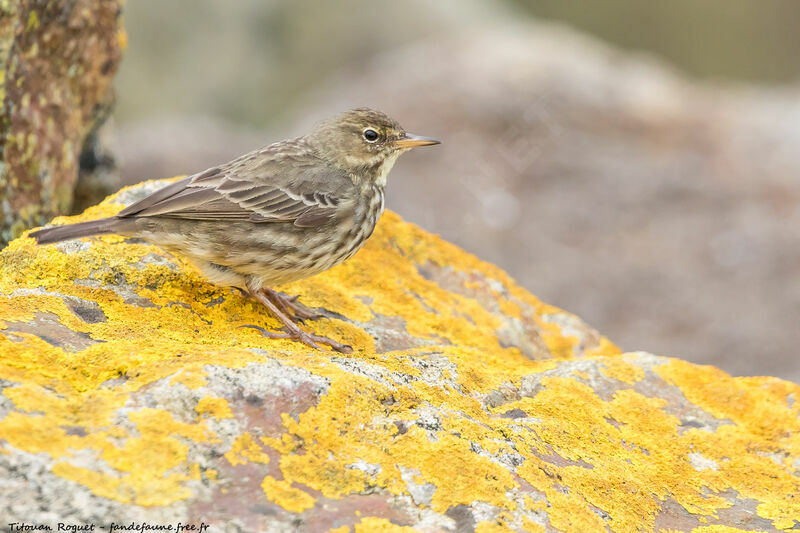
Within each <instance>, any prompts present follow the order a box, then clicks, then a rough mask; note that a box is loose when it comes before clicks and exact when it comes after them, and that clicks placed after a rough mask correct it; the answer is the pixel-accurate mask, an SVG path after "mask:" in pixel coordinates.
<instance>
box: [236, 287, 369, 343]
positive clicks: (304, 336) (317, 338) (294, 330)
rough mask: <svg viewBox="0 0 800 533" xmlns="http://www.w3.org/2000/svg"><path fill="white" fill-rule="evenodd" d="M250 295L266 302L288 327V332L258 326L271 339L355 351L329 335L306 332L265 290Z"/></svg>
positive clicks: (267, 306) (252, 292) (266, 305)
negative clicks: (328, 336) (267, 329)
mask: <svg viewBox="0 0 800 533" xmlns="http://www.w3.org/2000/svg"><path fill="white" fill-rule="evenodd" d="M250 296H252V297H253V298H255V299H256V300H258V301H259V302H261V303H262V304H264V306H265V307H266V308H267V309H269V310H270V311H272V314H274V315H275V317H276V318H277V319H278V320H280V321H281V322H282V323H283V325H284V327H285V329H286V333H275V332H271V331H266V330H264V329H262V328H259V327H256V329H258V330H259V331H261V334H262V335H264V336H265V337H268V338H270V339H292V340H294V341H297V342H302V343H303V344H305V345H306V346H310V347H312V348H316V349H317V350H320V349H321V348H320V347H319V344H325V345H328V346H330V347H331V348H332V349H334V350H335V351H337V352H341V353H351V352H352V351H353V349H352V348H351V347H350V346H348V345H346V344H341V343H339V342H336V341H335V340H332V339H329V338H327V337H322V336H321V335H314V334H311V333H306V332H305V331H303V330H302V329H300V328H299V327H297V324H295V323H294V322H292V319H291V318H289V317H288V316H286V314H285V313H284V312H283V311H281V309H280V308H279V306H278V305H276V304H275V303H273V301H272V300H271V299H270V298H269V297H268V296H267V294H266V293H265V292H264V291H263V290H258V291H254V290H251V291H250ZM247 327H255V326H247Z"/></svg>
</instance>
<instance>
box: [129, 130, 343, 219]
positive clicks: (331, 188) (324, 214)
mask: <svg viewBox="0 0 800 533" xmlns="http://www.w3.org/2000/svg"><path fill="white" fill-rule="evenodd" d="M352 190H353V183H352V181H351V180H350V178H349V177H348V176H347V174H346V173H345V172H343V171H339V170H336V169H332V168H330V166H328V165H325V164H324V162H322V161H320V160H319V159H317V158H316V157H315V156H314V155H313V153H312V152H310V151H309V150H308V149H307V148H305V146H304V145H303V144H302V142H300V141H293V142H283V143H277V144H275V145H271V146H268V147H267V148H264V149H262V150H260V151H256V152H252V153H250V154H246V155H244V156H242V157H240V158H238V159H235V160H234V161H231V162H230V163H227V164H225V165H221V166H218V167H213V168H210V169H208V170H206V171H204V172H201V173H199V174H195V175H193V176H189V177H187V178H184V179H182V180H180V181H177V182H175V183H173V184H171V185H167V186H166V187H164V188H163V189H159V190H158V191H156V192H154V193H153V194H151V195H149V196H147V197H146V198H144V199H142V200H140V201H138V202H136V203H135V204H132V205H131V206H129V207H127V208H125V209H124V210H122V211H121V212H120V213H119V215H118V216H120V217H132V216H136V217H154V216H158V217H170V218H183V219H191V220H219V221H241V220H246V221H250V222H292V223H294V225H296V226H301V227H314V226H321V225H322V224H325V223H326V222H328V221H330V220H332V219H333V218H334V216H335V215H336V213H337V212H339V211H340V210H341V208H342V207H346V205H347V204H348V203H349V202H350V201H351V198H352Z"/></svg>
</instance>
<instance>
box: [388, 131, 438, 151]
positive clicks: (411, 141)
mask: <svg viewBox="0 0 800 533" xmlns="http://www.w3.org/2000/svg"><path fill="white" fill-rule="evenodd" d="M394 144H395V145H396V146H397V147H398V148H414V147H415V146H429V145H431V144H441V141H437V140H436V139H431V138H430V137H423V136H422V135H412V134H410V133H406V134H405V135H404V136H403V138H401V139H399V140H397V141H395V142H394Z"/></svg>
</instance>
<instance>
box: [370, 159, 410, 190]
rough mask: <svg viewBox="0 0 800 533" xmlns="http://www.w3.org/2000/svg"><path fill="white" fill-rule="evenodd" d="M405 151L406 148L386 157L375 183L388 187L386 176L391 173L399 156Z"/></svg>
mask: <svg viewBox="0 0 800 533" xmlns="http://www.w3.org/2000/svg"><path fill="white" fill-rule="evenodd" d="M404 151H405V150H398V151H396V152H393V153H392V154H390V155H389V157H387V158H386V159H384V161H383V164H382V165H381V166H380V168H379V169H378V177H377V178H376V179H375V185H378V186H379V187H386V177H387V176H388V175H389V171H390V170H392V167H393V166H394V164H395V162H396V161H397V158H398V157H400V154H401V153H403V152H404Z"/></svg>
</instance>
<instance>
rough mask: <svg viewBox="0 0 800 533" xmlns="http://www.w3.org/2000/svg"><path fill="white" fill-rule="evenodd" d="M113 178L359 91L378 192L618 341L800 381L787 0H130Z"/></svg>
mask: <svg viewBox="0 0 800 533" xmlns="http://www.w3.org/2000/svg"><path fill="white" fill-rule="evenodd" d="M124 17H125V27H126V29H127V32H128V48H127V50H126V52H125V57H124V59H123V61H122V66H121V71H120V73H119V74H118V76H117V79H116V86H117V106H116V113H115V117H114V122H113V128H112V135H113V138H112V139H111V142H112V143H113V145H114V147H115V153H116V154H117V156H118V165H119V168H120V174H119V175H120V180H121V183H134V182H138V181H141V180H143V179H150V178H161V177H167V176H173V175H177V174H186V173H192V172H196V171H200V170H203V169H204V168H206V167H208V166H210V165H212V164H215V163H219V162H222V161H226V160H228V159H230V158H232V157H234V156H237V155H239V154H241V153H243V152H245V151H249V150H251V149H254V148H257V147H259V146H263V145H265V144H268V143H270V142H272V141H275V140H279V139H282V138H285V137H288V136H290V135H295V134H303V133H305V132H306V131H307V130H308V128H309V127H310V126H311V125H313V123H314V122H316V121H317V120H319V119H320V118H321V117H325V116H327V115H329V114H332V113H335V112H338V111H341V110H343V109H346V108H350V107H358V106H365V105H367V106H372V107H376V108H379V109H382V110H384V111H386V112H387V113H389V114H390V115H392V116H393V117H395V118H397V119H398V120H399V121H400V122H401V123H402V124H403V125H404V126H405V127H406V128H408V129H409V131H412V132H415V133H419V134H422V135H428V136H433V137H437V138H440V139H442V140H443V142H444V144H442V145H441V146H440V147H437V148H436V149H432V150H420V151H419V152H415V153H413V154H410V155H406V156H405V157H404V158H402V159H401V160H400V162H399V163H398V165H397V166H396V167H395V170H394V171H393V172H392V175H391V178H390V180H389V190H388V194H387V203H388V207H389V208H390V209H393V210H395V211H397V212H399V213H400V214H401V215H403V216H404V217H405V218H406V219H408V220H410V221H413V222H415V223H417V224H419V225H421V226H423V227H424V228H426V229H428V230H430V231H433V232H436V233H439V234H441V235H442V236H443V237H444V238H446V239H448V240H450V241H452V242H455V243H457V244H458V245H460V246H462V247H463V248H465V249H467V250H468V251H470V252H473V253H475V254H476V255H478V256H480V257H481V258H483V259H485V260H488V261H491V262H494V263H496V264H498V265H500V266H501V267H503V268H505V269H506V270H507V271H508V272H509V273H511V274H512V275H513V276H514V277H515V278H516V279H517V280H518V281H519V282H520V283H521V284H522V285H524V286H525V287H527V288H528V289H530V290H531V291H532V292H533V293H534V294H536V295H537V296H539V297H540V298H542V299H543V300H545V301H548V302H550V303H553V304H555V305H558V306H559V307H562V308H565V309H567V310H569V311H572V312H574V313H576V314H578V315H580V316H581V317H583V318H584V319H586V320H587V321H588V322H590V323H591V324H593V325H594V326H595V327H597V328H598V329H599V330H600V331H601V332H602V333H604V334H605V335H607V336H608V337H610V338H611V339H612V340H613V341H614V342H616V343H617V344H618V345H620V346H621V347H622V348H623V349H625V350H638V349H643V350H647V351H651V352H655V353H658V354H663V355H672V356H677V357H682V358H685V359H689V360H692V361H695V362H700V363H709V364H714V365H717V366H720V367H721V368H723V369H724V370H726V371H728V372H731V373H733V374H736V375H763V374H769V375H777V376H780V377H784V378H787V379H791V380H794V381H800V358H799V357H798V349H797V347H798V345H799V344H800V270H799V269H800V84H798V80H800V61H798V50H799V49H800V32H798V31H797V28H798V25H799V24H800V3H798V2H797V1H796V0H768V1H764V0H738V1H736V2H731V1H730V0H705V1H704V2H699V3H698V2H696V1H692V0H672V1H671V2H641V1H640V0H602V1H597V2H591V3H586V2H563V1H559V0H481V1H478V0H457V1H456V0H440V1H437V2H426V1H423V0H407V1H404V2H389V1H386V0H372V1H370V2H363V1H355V0H345V1H339V2H328V1H324V0H300V1H297V0H292V1H288V0H285V1H277V0H273V1H270V0H238V1H236V2H224V1H222V0H173V1H171V2H162V1H160V0H137V1H136V2H128V3H127V4H126V6H125V14H124Z"/></svg>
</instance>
